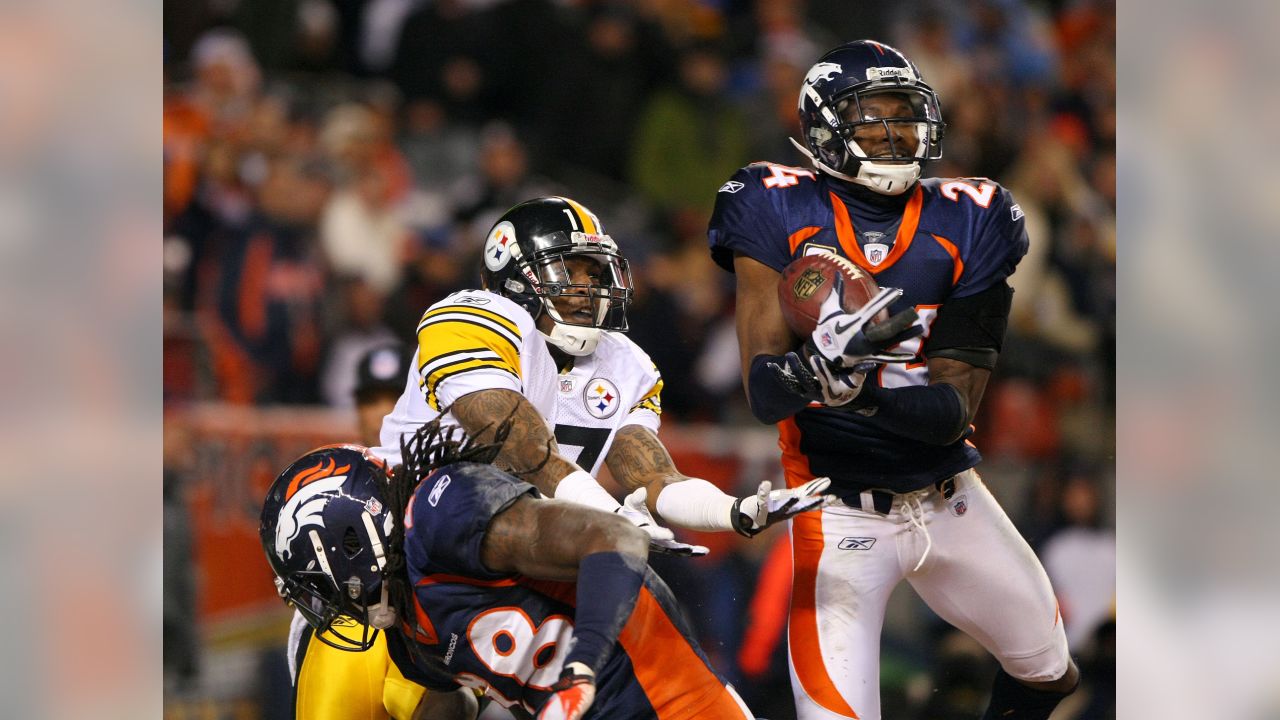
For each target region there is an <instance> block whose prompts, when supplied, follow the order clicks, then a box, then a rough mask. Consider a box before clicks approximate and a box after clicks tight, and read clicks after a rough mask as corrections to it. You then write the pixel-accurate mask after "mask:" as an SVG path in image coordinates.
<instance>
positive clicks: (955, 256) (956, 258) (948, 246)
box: [930, 233, 964, 287]
mask: <svg viewBox="0 0 1280 720" xmlns="http://www.w3.org/2000/svg"><path fill="white" fill-rule="evenodd" d="M930 237H932V238H933V239H934V240H936V241H938V244H939V245H941V246H942V249H943V250H946V251H947V254H948V255H950V256H951V287H955V286H956V283H958V282H960V275H961V274H963V273H964V261H963V260H961V259H960V248H957V247H956V245H955V243H953V242H951V241H950V240H948V239H946V238H944V237H942V236H940V235H934V234H932V233H930Z"/></svg>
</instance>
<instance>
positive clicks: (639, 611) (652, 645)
mask: <svg viewBox="0 0 1280 720" xmlns="http://www.w3.org/2000/svg"><path fill="white" fill-rule="evenodd" d="M618 643H619V644H620V645H622V649H623V650H625V651H626V652H627V656H628V657H630V658H631V667H632V668H633V669H634V671H635V674H636V681H637V682H639V683H640V687H641V689H643V690H644V694H645V696H646V697H648V698H649V704H650V705H652V706H653V709H654V712H656V713H657V716H658V720H694V718H698V719H699V720H742V718H743V715H742V710H741V708H740V706H739V705H738V703H737V701H736V700H735V699H734V697H733V695H732V694H730V692H729V690H728V688H726V687H725V685H724V683H723V682H722V681H721V680H720V678H718V677H716V674H715V673H713V672H711V670H710V669H709V668H708V667H707V664H706V663H705V662H704V661H703V659H702V658H701V657H699V656H698V653H697V652H695V651H694V649H693V646H692V645H690V644H689V640H688V638H686V637H685V636H684V634H683V633H682V632H680V629H679V628H677V627H676V626H675V624H673V623H672V622H671V618H669V617H667V613H666V611H665V610H663V609H662V606H661V605H660V604H659V603H658V599H657V598H655V597H654V596H653V593H652V592H650V591H649V588H641V589H640V595H639V596H638V597H637V598H636V607H635V610H633V611H632V613H631V617H630V618H628V619H627V624H626V626H624V627H623V628H622V633H621V634H620V635H619V636H618Z"/></svg>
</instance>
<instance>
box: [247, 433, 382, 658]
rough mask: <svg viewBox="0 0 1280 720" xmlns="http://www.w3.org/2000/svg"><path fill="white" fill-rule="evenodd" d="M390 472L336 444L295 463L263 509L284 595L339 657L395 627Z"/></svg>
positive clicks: (267, 545) (270, 556) (266, 542)
mask: <svg viewBox="0 0 1280 720" xmlns="http://www.w3.org/2000/svg"><path fill="white" fill-rule="evenodd" d="M387 474H388V470H387V466H386V465H385V464H384V463H383V462H382V461H381V460H379V459H378V458H376V457H374V456H373V455H372V454H370V452H369V451H368V449H367V448H364V447H360V446H359V445H330V446H326V447H322V448H319V449H316V450H312V451H311V452H309V453H307V454H306V455H303V456H302V457H300V458H298V459H297V460H294V461H293V463H292V464H290V465H289V467H287V468H285V470H284V472H282V473H280V475H279V476H278V477H277V478H276V479H275V482H273V483H272V484H271V488H270V489H269V490H268V491H267V499H266V502H264V503H263V506H262V523H261V524H260V525H259V526H258V535H259V537H260V538H261V540H262V549H263V550H265V551H266V553H267V561H268V562H269V563H270V564H271V570H272V572H274V573H275V575H276V590H277V591H278V592H279V593H280V596H281V597H283V598H284V599H285V600H287V601H288V602H290V603H292V604H293V606H294V607H296V608H297V609H298V611H299V612H300V613H302V616H303V617H304V618H306V620H307V622H308V623H309V624H310V625H311V626H312V627H313V628H315V637H316V638H317V639H319V640H320V641H322V642H324V643H325V644H327V645H330V646H332V647H335V648H337V649H339V650H350V651H362V650H367V649H369V648H370V647H372V646H373V642H374V640H376V639H377V637H378V630H379V629H386V628H389V627H391V626H392V625H393V624H394V623H395V620H396V613H395V610H394V609H393V608H392V607H391V605H390V603H389V602H388V598H387V595H388V593H387V583H386V582H385V571H386V567H387V549H388V547H389V543H388V540H387V538H388V537H389V536H390V535H391V529H392V525H393V523H394V522H395V521H394V519H393V517H392V514H391V508H390V507H388V505H387V503H386V502H385V497H386V488H387Z"/></svg>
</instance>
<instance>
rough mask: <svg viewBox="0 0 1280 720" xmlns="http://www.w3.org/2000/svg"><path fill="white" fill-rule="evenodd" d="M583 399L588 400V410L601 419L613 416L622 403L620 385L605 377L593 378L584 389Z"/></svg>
mask: <svg viewBox="0 0 1280 720" xmlns="http://www.w3.org/2000/svg"><path fill="white" fill-rule="evenodd" d="M582 399H583V401H584V402H586V405H587V412H589V413H591V416H592V417H595V418H599V419H601V420H603V419H605V418H607V417H610V416H612V415H613V414H614V413H615V412H617V411H618V406H619V405H621V404H622V398H621V397H620V395H619V393H618V386H617V385H614V384H613V383H612V382H610V381H609V380H606V379H604V378H599V377H598V378H592V379H591V382H589V383H587V386H586V387H585V388H584V389H583V391H582Z"/></svg>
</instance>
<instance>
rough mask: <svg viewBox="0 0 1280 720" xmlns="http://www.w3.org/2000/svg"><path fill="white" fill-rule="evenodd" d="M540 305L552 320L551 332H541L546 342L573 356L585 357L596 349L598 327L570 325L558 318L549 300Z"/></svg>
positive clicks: (598, 339) (598, 333) (598, 340)
mask: <svg viewBox="0 0 1280 720" xmlns="http://www.w3.org/2000/svg"><path fill="white" fill-rule="evenodd" d="M542 306H543V308H542V309H543V312H545V313H546V314H547V317H548V318H550V319H551V322H552V326H551V332H549V333H545V332H544V333H542V336H543V337H545V338H546V339H547V342H549V343H551V344H552V345H555V346H556V347H558V348H560V349H561V350H563V351H564V352H566V353H568V354H569V355H572V356H574V357H586V356H587V355H590V354H591V353H593V352H595V351H596V345H598V344H599V343H600V332H601V330H600V328H592V327H583V326H581V325H570V324H568V323H565V322H563V321H562V320H561V319H560V312H559V311H557V310H556V308H555V306H554V305H552V304H551V303H550V302H547V301H545V300H544V301H543V303H542ZM539 332H541V331H539Z"/></svg>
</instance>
